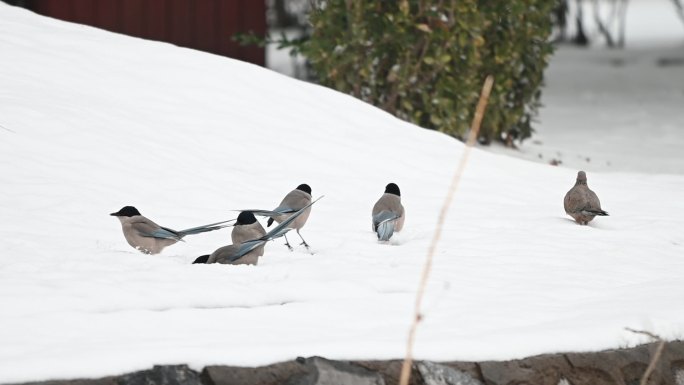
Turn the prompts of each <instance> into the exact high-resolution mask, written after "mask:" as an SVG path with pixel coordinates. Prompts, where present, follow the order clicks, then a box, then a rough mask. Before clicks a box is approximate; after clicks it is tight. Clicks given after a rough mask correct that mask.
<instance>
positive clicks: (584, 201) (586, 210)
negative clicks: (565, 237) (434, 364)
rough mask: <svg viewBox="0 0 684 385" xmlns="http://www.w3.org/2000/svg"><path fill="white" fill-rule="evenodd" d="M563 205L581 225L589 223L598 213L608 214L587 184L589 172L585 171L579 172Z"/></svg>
mask: <svg viewBox="0 0 684 385" xmlns="http://www.w3.org/2000/svg"><path fill="white" fill-rule="evenodd" d="M563 207H565V212H566V213H567V214H568V215H570V216H571V217H573V218H574V219H575V221H576V222H577V223H579V224H580V225H586V224H588V223H589V222H591V221H592V220H593V219H594V217H595V216H597V215H601V216H605V215H608V213H607V212H605V211H603V210H602V209H601V202H600V201H599V199H598V197H597V196H596V194H595V193H594V192H593V191H591V190H590V189H589V186H587V174H586V173H585V172H584V171H580V172H578V173H577V181H575V185H574V186H573V187H572V188H571V189H570V191H568V193H567V194H565V199H564V200H563Z"/></svg>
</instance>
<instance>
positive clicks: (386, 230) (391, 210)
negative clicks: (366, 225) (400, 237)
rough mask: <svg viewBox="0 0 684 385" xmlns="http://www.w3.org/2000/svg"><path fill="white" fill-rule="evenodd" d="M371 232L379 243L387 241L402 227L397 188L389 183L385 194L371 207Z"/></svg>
mask: <svg viewBox="0 0 684 385" xmlns="http://www.w3.org/2000/svg"><path fill="white" fill-rule="evenodd" d="M372 216H373V231H375V232H376V233H377V234H378V240H379V241H389V239H390V238H391V237H392V234H394V232H395V231H401V229H402V228H403V227H404V219H405V218H406V217H405V213H404V206H402V204H401V193H400V192H399V186H397V185H396V184H394V183H390V184H388V185H387V186H386V187H385V193H384V194H382V196H381V197H380V199H378V201H377V202H375V205H374V206H373V212H372Z"/></svg>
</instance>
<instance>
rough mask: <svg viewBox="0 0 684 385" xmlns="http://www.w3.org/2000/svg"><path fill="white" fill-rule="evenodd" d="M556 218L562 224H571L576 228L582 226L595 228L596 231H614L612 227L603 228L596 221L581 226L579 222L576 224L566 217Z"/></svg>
mask: <svg viewBox="0 0 684 385" xmlns="http://www.w3.org/2000/svg"><path fill="white" fill-rule="evenodd" d="M555 218H556V219H557V220H559V221H561V222H564V223H571V224H573V225H575V226H580V227H589V228H594V229H599V230H612V229H613V228H611V227H606V226H602V225H600V224H597V223H596V222H595V221H591V222H589V224H587V225H580V224H578V223H577V222H575V220H574V219H572V218H565V217H555Z"/></svg>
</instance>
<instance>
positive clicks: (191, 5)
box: [23, 0, 266, 66]
mask: <svg viewBox="0 0 684 385" xmlns="http://www.w3.org/2000/svg"><path fill="white" fill-rule="evenodd" d="M23 5H24V6H25V7H26V8H28V9H31V10H33V11H34V12H36V13H39V14H42V15H46V16H50V17H54V18H57V19H62V20H67V21H72V22H76V23H80V24H87V25H92V26H94V27H98V28H102V29H106V30H109V31H113V32H119V33H124V34H126V35H131V36H137V37H142V38H145V39H151V40H159V41H165V42H168V43H172V44H176V45H178V46H181V47H188V48H194V49H198V50H202V51H207V52H211V53H215V54H218V55H223V56H229V57H232V58H236V59H239V60H244V61H248V62H251V63H254V64H258V65H262V66H263V65H264V64H265V52H264V48H260V47H256V46H249V47H243V46H240V45H239V44H237V43H236V42H234V41H233V40H232V39H231V37H232V35H233V34H235V33H237V32H248V31H253V32H255V33H256V34H257V35H259V36H264V35H265V32H266V1H265V0H26V1H24V2H23Z"/></svg>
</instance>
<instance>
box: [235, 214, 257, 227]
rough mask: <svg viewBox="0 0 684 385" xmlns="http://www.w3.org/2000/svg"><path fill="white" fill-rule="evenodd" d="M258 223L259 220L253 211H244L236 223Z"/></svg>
mask: <svg viewBox="0 0 684 385" xmlns="http://www.w3.org/2000/svg"><path fill="white" fill-rule="evenodd" d="M256 221H257V220H256V218H255V217H254V214H252V212H251V211H243V212H241V213H240V215H238V217H237V220H236V221H235V224H236V225H251V224H252V223H254V222H256Z"/></svg>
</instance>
